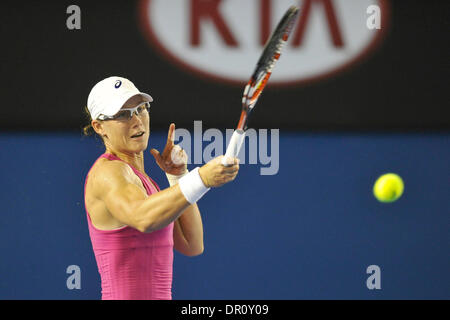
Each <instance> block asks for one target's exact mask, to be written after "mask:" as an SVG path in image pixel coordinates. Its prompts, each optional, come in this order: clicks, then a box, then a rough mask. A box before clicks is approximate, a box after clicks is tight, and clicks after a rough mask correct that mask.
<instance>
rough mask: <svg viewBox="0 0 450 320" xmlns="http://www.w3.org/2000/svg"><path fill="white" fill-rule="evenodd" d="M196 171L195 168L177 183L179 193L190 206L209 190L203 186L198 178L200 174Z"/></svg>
mask: <svg viewBox="0 0 450 320" xmlns="http://www.w3.org/2000/svg"><path fill="white" fill-rule="evenodd" d="M198 169H199V167H197V168H195V169H194V170H192V171H191V172H189V173H188V174H187V175H185V176H184V177H182V178H180V180H179V181H178V185H179V186H180V189H181V192H182V193H183V195H184V197H185V198H186V200H187V201H188V202H189V203H190V204H194V203H196V202H197V201H198V200H200V198H201V197H203V195H204V194H205V193H206V192H208V191H209V189H211V188H207V187H206V186H205V185H204V184H203V181H202V178H200V174H199V173H198Z"/></svg>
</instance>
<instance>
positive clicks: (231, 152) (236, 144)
mask: <svg viewBox="0 0 450 320" xmlns="http://www.w3.org/2000/svg"><path fill="white" fill-rule="evenodd" d="M244 138H245V131H244V130H241V129H238V130H234V132H233V135H232V136H231V139H230V143H229V144H228V147H227V152H226V153H225V156H224V157H223V158H222V164H223V165H224V166H226V167H228V166H230V165H229V164H228V162H227V160H228V159H230V158H236V157H237V156H238V154H239V151H240V150H241V146H242V143H243V142H244Z"/></svg>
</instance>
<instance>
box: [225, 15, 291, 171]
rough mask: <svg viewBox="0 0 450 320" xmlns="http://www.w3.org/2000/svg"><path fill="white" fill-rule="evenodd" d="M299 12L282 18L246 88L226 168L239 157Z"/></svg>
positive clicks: (227, 152) (227, 155)
mask: <svg viewBox="0 0 450 320" xmlns="http://www.w3.org/2000/svg"><path fill="white" fill-rule="evenodd" d="M298 12H299V9H298V8H297V7H295V6H291V7H290V8H289V9H288V10H287V11H286V13H285V14H284V16H283V18H281V20H280V22H279V23H278V25H277V27H276V28H275V30H274V32H273V34H272V36H271V37H270V38H269V40H268V41H267V43H266V45H265V47H264V50H263V52H262V54H261V57H260V58H259V60H258V63H257V64H256V68H255V71H254V72H253V74H252V76H251V78H250V80H249V81H248V83H247V85H246V86H245V89H244V94H243V96H242V112H241V117H240V119H239V122H238V125H237V127H236V130H235V131H234V132H233V135H232V136H231V139H230V143H229V144H228V147H227V151H226V153H225V157H223V159H222V164H223V165H224V166H227V165H228V164H227V163H228V161H229V159H230V158H235V157H237V155H238V154H239V151H240V150H241V146H242V143H243V142H244V138H245V130H247V122H248V119H249V116H250V113H251V112H252V110H253V108H254V107H255V104H256V101H258V98H259V97H260V96H261V93H262V91H263V90H264V87H265V86H266V85H267V81H268V80H269V78H270V75H271V74H272V69H273V67H274V66H275V63H276V62H277V60H278V59H279V58H280V55H281V50H282V49H283V46H284V45H285V44H286V42H287V40H288V38H289V34H290V33H291V31H292V29H293V26H294V23H295V20H296V18H297V16H298Z"/></svg>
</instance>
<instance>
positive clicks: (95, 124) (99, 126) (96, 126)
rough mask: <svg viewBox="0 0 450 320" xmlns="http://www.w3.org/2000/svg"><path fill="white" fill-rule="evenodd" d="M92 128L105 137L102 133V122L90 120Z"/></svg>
mask: <svg viewBox="0 0 450 320" xmlns="http://www.w3.org/2000/svg"><path fill="white" fill-rule="evenodd" d="M91 125H92V128H93V129H94V131H95V132H96V133H97V134H98V135H99V136H101V137H105V138H106V137H107V136H106V134H105V133H104V129H103V124H102V123H101V122H100V121H98V120H92V121H91Z"/></svg>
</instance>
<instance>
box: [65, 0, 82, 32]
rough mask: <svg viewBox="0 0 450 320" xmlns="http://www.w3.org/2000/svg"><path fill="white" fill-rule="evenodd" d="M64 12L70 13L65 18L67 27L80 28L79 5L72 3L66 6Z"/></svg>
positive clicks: (71, 28) (70, 28)
mask: <svg viewBox="0 0 450 320" xmlns="http://www.w3.org/2000/svg"><path fill="white" fill-rule="evenodd" d="M66 13H67V14H71V15H70V16H69V17H68V18H67V20H66V26H67V29H69V30H73V29H77V30H80V29H81V9H80V7H79V6H77V5H74V4H72V5H70V6H68V7H67V10H66Z"/></svg>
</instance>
